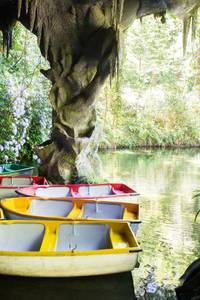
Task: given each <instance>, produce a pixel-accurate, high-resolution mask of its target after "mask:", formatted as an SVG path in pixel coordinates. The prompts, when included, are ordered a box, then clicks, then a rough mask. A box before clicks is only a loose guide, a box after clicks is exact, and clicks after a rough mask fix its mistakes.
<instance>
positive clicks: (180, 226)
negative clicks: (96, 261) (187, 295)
mask: <svg viewBox="0 0 200 300" xmlns="http://www.w3.org/2000/svg"><path fill="white" fill-rule="evenodd" d="M101 157H102V161H103V169H104V178H107V179H108V181H112V182H124V183H127V184H129V185H130V186H133V187H134V188H135V189H136V190H137V191H139V192H140V194H141V197H140V202H141V217H142V220H143V224H142V225H141V228H140V231H139V234H138V239H139V240H140V242H141V246H142V248H143V249H144V252H143V253H142V254H141V255H140V258H141V264H140V268H139V269H138V270H136V271H134V281H135V285H136V289H137V291H139V292H140V294H145V293H148V292H149V296H148V298H147V299H157V298H158V299H175V295H174V286H176V285H177V284H178V278H179V277H180V276H181V275H182V273H183V272H184V271H185V269H186V268H187V266H188V265H189V264H190V263H191V262H192V261H193V260H194V259H195V258H196V257H198V256H199V253H200V235H199V226H200V221H199V220H200V218H199V220H198V222H197V223H194V216H195V213H196V211H197V209H198V208H200V201H199V200H197V199H195V200H194V199H192V191H193V190H194V189H195V188H197V187H199V186H200V152H199V151H197V150H194V149H193V150H174V151H167V150H157V151H151V150H144V151H116V152H112V153H106V154H105V153H102V154H101ZM150 283H151V284H150ZM144 286H145V288H144ZM163 293H166V295H164V294H163ZM161 294H162V297H161V296H160V295H161ZM151 295H152V297H153V298H151ZM145 297H146V296H145V295H144V296H143V298H142V297H141V298H140V299H146V298H145ZM156 297H157V298H156Z"/></svg>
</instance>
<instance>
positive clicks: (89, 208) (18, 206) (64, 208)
mask: <svg viewBox="0 0 200 300" xmlns="http://www.w3.org/2000/svg"><path fill="white" fill-rule="evenodd" d="M1 206H2V208H3V209H4V210H5V213H6V212H7V211H8V212H13V213H17V214H19V215H20V214H21V215H23V216H24V215H28V216H36V217H44V218H45V217H46V218H52V217H54V218H65V219H66V218H67V219H87V220H88V219H110V220H111V219H122V220H129V221H132V222H137V221H138V222H139V204H137V203H118V202H106V201H105V202H103V201H92V200H82V201H81V200H80V201H77V200H58V199H35V198H34V197H18V198H9V199H3V200H1Z"/></svg>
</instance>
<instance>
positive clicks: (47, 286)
mask: <svg viewBox="0 0 200 300" xmlns="http://www.w3.org/2000/svg"><path fill="white" fill-rule="evenodd" d="M133 295H134V290H133V282H132V275H131V273H130V272H127V273H121V274H116V275H107V276H96V277H82V278H57V279H55V278H27V277H24V278H23V277H9V276H0V298H1V299H8V300H13V299H15V300H18V299H20V300H27V299H28V300H45V299H48V300H86V299H87V300H124V299H126V300H133V299H134V298H133Z"/></svg>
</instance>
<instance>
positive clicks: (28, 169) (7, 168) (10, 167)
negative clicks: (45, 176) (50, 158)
mask: <svg viewBox="0 0 200 300" xmlns="http://www.w3.org/2000/svg"><path fill="white" fill-rule="evenodd" d="M33 170H34V167H33V166H26V165H21V164H14V163H13V164H0V175H9V174H11V175H32V174H33Z"/></svg>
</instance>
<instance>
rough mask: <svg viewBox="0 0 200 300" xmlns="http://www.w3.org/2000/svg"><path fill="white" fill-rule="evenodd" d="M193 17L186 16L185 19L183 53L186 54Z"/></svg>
mask: <svg viewBox="0 0 200 300" xmlns="http://www.w3.org/2000/svg"><path fill="white" fill-rule="evenodd" d="M190 25H191V17H186V18H185V19H184V20H183V53H184V54H185V52H186V48H187V41H188V35H189V32H190Z"/></svg>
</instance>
